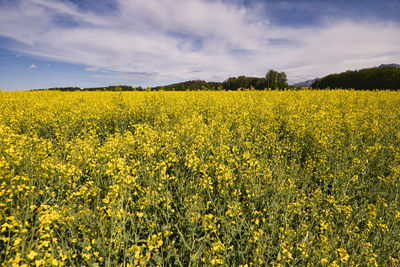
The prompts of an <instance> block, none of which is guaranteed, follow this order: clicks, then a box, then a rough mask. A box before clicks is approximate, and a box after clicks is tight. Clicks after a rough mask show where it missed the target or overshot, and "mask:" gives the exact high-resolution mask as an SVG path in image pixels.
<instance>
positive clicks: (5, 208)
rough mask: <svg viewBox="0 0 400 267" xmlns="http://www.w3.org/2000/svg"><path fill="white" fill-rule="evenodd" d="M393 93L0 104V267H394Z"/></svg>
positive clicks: (97, 96)
mask: <svg viewBox="0 0 400 267" xmlns="http://www.w3.org/2000/svg"><path fill="white" fill-rule="evenodd" d="M399 107H400V93H398V92H388V91H381V92H372V91H369V92H362V91H351V90H335V91H296V92H293V91H286V92H278V91H264V92H256V91H238V92H224V91H219V92H151V91H150V92H70V93H67V92H63V93H61V92H15V93H5V92H2V93H1V98H0V111H1V112H0V211H1V212H0V262H1V263H2V265H4V266H10V265H25V266H31V265H37V266H41V265H46V266H51V265H53V266H63V265H88V266H92V265H106V266H114V265H123V266H135V265H192V264H196V265H203V264H204V265H239V266H240V265H241V266H253V265H255V266H262V265H274V266H285V265H318V266H319V265H322V266H343V265H346V266H347V265H349V266H352V265H362V266H382V265H390V264H395V263H398V262H399V259H400V202H399V201H398V198H399V192H400V119H399V118H400V108H399Z"/></svg>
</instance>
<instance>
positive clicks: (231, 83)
mask: <svg viewBox="0 0 400 267" xmlns="http://www.w3.org/2000/svg"><path fill="white" fill-rule="evenodd" d="M288 86H289V85H288V84H287V76H286V74H285V73H284V72H277V71H274V70H270V71H268V73H267V74H266V75H265V77H262V78H258V77H246V76H239V77H230V78H229V79H227V80H225V81H223V82H206V81H203V80H193V81H186V82H181V83H174V84H170V85H163V86H155V87H147V88H143V87H140V86H139V87H133V86H128V85H117V86H107V87H94V88H84V89H82V88H79V87H56V88H49V89H35V90H34V91H37V90H56V91H199V90H203V91H204V90H207V91H210V90H211V91H216V90H240V89H253V90H265V89H266V88H271V89H283V88H287V87H288Z"/></svg>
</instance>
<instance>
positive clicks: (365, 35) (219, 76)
mask: <svg viewBox="0 0 400 267" xmlns="http://www.w3.org/2000/svg"><path fill="white" fill-rule="evenodd" d="M264 8H268V6H260V4H257V5H251V6H245V5H243V4H240V2H238V1H231V2H229V1H211V0H188V1H180V0H149V1H139V0H137V1H136V0H133V1H124V0H117V1H116V4H115V8H113V9H112V10H110V11H109V12H100V13H99V12H95V11H93V10H91V9H90V8H85V9H82V8H80V7H79V6H77V5H76V4H74V3H72V2H68V1H56V0H24V1H20V2H17V3H15V2H12V4H10V3H8V4H3V6H0V36H3V37H7V38H9V39H11V40H14V41H15V42H14V44H13V46H12V47H8V48H9V49H14V50H16V51H17V52H18V53H26V54H30V55H34V56H38V57H43V58H47V59H52V60H58V61H62V62H70V63H74V64H82V65H84V66H87V68H86V70H87V71H97V72H102V73H103V74H100V75H113V76H114V77H118V78H121V79H125V80H129V81H132V82H139V83H140V82H143V83H144V82H153V83H157V82H174V81H179V80H188V79H206V80H223V79H226V78H228V77H229V76H233V75H256V76H263V75H264V74H265V73H266V72H267V69H269V68H273V69H276V70H279V71H286V73H287V74H288V77H289V79H290V80H291V81H293V82H297V81H301V80H305V79H309V78H314V77H321V76H323V75H326V74H329V73H331V72H340V71H344V70H346V69H354V68H361V67H370V66H374V65H378V64H381V63H388V62H400V48H399V46H398V44H399V43H400V27H399V25H397V24H396V23H394V22H392V23H391V22H379V21H352V20H345V21H339V20H332V19H329V18H327V19H326V20H323V21H321V23H320V24H319V25H308V26H302V27H300V28H298V27H297V28H296V27H291V26H289V25H286V26H282V25H280V26H279V25H276V24H273V23H271V22H270V20H269V18H268V16H266V15H265V13H264V12H263V10H265V9H264Z"/></svg>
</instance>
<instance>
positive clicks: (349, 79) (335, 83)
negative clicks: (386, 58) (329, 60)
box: [312, 66, 400, 90]
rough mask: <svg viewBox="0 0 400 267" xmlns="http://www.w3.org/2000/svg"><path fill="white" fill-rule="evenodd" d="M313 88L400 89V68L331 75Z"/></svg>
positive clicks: (380, 68)
mask: <svg viewBox="0 0 400 267" xmlns="http://www.w3.org/2000/svg"><path fill="white" fill-rule="evenodd" d="M312 87H313V88H317V89H325V88H351V89H356V90H374V89H389V90H399V89H400V68H398V67H397V66H381V67H374V68H368V69H361V70H355V71H350V70H349V71H346V72H342V73H340V74H331V75H328V76H326V77H324V78H322V79H319V80H317V81H316V82H314V83H313V84H312Z"/></svg>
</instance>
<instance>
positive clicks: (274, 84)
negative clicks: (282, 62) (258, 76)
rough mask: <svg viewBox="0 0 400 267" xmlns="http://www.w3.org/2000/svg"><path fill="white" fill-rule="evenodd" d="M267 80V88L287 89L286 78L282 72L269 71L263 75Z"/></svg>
mask: <svg viewBox="0 0 400 267" xmlns="http://www.w3.org/2000/svg"><path fill="white" fill-rule="evenodd" d="M265 79H266V80H267V87H268V88H272V89H278V88H279V89H283V88H285V87H287V76H286V73H284V72H277V71H275V70H269V71H268V72H267V74H266V75H265Z"/></svg>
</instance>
